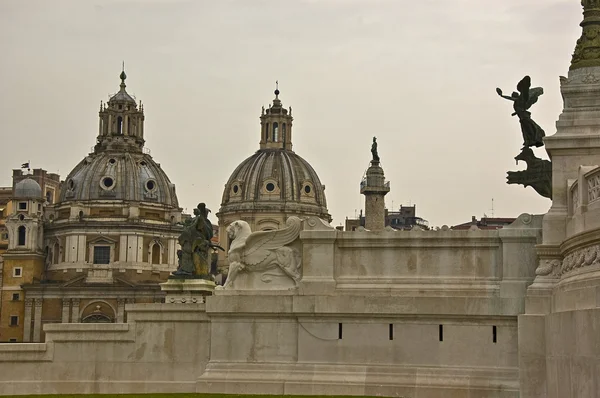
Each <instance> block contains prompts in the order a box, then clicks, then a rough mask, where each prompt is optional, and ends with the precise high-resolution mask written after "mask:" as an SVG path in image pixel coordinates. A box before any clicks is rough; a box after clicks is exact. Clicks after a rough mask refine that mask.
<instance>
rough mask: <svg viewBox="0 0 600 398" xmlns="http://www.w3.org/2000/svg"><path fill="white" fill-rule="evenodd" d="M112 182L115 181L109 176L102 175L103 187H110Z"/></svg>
mask: <svg viewBox="0 0 600 398" xmlns="http://www.w3.org/2000/svg"><path fill="white" fill-rule="evenodd" d="M114 183H115V181H114V180H113V179H112V178H110V177H104V178H103V179H102V186H103V187H104V188H107V189H110V188H111V187H112V186H113V184H114Z"/></svg>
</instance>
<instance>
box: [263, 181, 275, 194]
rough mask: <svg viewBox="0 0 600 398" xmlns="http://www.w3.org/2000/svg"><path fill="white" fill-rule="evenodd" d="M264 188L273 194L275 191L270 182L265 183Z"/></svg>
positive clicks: (273, 185)
mask: <svg viewBox="0 0 600 398" xmlns="http://www.w3.org/2000/svg"><path fill="white" fill-rule="evenodd" d="M265 188H266V189H267V191H268V192H273V191H274V190H275V184H273V183H272V182H269V183H267V185H265Z"/></svg>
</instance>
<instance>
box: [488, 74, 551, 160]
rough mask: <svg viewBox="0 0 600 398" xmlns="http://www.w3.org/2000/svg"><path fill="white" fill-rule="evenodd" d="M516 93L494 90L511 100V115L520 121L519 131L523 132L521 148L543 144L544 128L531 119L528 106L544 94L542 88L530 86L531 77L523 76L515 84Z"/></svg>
mask: <svg viewBox="0 0 600 398" xmlns="http://www.w3.org/2000/svg"><path fill="white" fill-rule="evenodd" d="M517 90H518V91H519V92H518V93H516V92H513V93H512V94H511V95H510V96H508V95H502V90H500V89H499V88H496V92H497V93H498V95H499V96H501V97H502V98H504V99H507V100H509V101H512V102H513V108H514V110H515V111H514V113H513V114H512V115H511V116H515V115H516V116H517V117H518V118H519V123H521V132H522V133H523V148H527V147H531V146H536V147H540V146H542V145H544V141H543V138H544V136H545V135H546V134H545V133H544V130H543V129H542V128H541V127H540V126H539V125H538V124H537V123H536V122H534V121H533V119H531V112H529V108H531V106H532V105H533V104H535V103H536V102H537V100H538V98H539V97H540V95H542V94H544V89H543V88H541V87H534V88H531V78H530V77H529V76H525V77H524V78H523V79H522V80H521V81H520V82H519V84H517Z"/></svg>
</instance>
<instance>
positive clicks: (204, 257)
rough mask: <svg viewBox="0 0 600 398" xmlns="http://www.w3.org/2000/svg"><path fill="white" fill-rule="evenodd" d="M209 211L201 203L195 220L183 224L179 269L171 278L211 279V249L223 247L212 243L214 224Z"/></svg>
mask: <svg viewBox="0 0 600 398" xmlns="http://www.w3.org/2000/svg"><path fill="white" fill-rule="evenodd" d="M209 212H210V210H209V209H207V208H206V205H205V204H204V203H200V204H199V205H198V207H197V208H195V209H194V216H195V217H194V218H192V219H191V220H187V221H186V222H185V223H184V224H183V231H182V232H181V235H180V236H179V245H180V246H181V250H178V251H177V257H178V259H179V267H178V268H177V270H176V271H175V272H173V273H172V276H171V278H186V277H187V278H189V277H196V278H202V279H211V276H210V255H209V250H210V249H221V250H224V249H223V248H222V247H220V246H218V245H215V244H213V243H212V241H211V239H212V237H213V229H212V223H211V222H210V221H209V220H208V213H209Z"/></svg>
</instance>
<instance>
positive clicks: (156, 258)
mask: <svg viewBox="0 0 600 398" xmlns="http://www.w3.org/2000/svg"><path fill="white" fill-rule="evenodd" d="M152 264H160V245H159V244H158V243H155V244H153V245H152Z"/></svg>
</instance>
